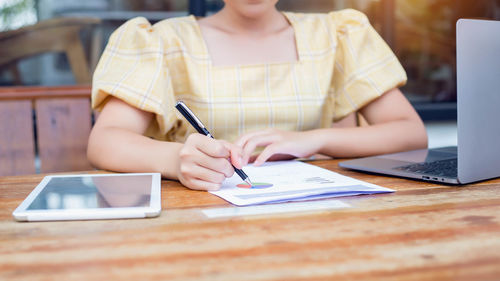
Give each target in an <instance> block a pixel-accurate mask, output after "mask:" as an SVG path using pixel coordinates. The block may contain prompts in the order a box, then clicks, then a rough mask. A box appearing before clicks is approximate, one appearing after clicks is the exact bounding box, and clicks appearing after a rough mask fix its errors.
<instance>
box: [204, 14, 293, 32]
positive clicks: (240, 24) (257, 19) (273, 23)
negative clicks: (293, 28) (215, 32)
mask: <svg viewBox="0 0 500 281" xmlns="http://www.w3.org/2000/svg"><path fill="white" fill-rule="evenodd" d="M213 17H214V18H216V21H217V22H218V23H219V24H220V25H219V28H223V29H224V31H226V32H228V33H238V34H248V35H256V36H266V35H271V34H274V33H277V32H280V31H282V30H283V29H285V28H287V27H289V25H290V24H289V23H288V21H287V19H286V18H285V17H284V16H283V15H282V14H281V13H280V12H279V11H278V10H277V9H272V10H269V11H266V12H265V13H260V14H259V15H252V16H251V17H250V16H246V15H244V14H241V13H238V11H235V10H233V9H231V8H227V7H224V8H223V9H222V10H221V11H220V12H218V13H217V14H215V15H214V16H213Z"/></svg>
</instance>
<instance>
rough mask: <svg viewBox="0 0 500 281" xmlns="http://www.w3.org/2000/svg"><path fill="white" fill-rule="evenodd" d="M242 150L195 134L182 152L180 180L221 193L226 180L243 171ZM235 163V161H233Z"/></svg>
mask: <svg viewBox="0 0 500 281" xmlns="http://www.w3.org/2000/svg"><path fill="white" fill-rule="evenodd" d="M241 154H242V152H241V148H240V147H238V146H236V145H234V144H231V143H229V142H226V141H223V140H215V139H212V138H210V137H207V136H204V135H202V134H198V133H194V134H191V135H190V136H189V137H188V138H187V140H186V142H185V143H184V145H183V146H182V148H181V149H180V151H179V164H178V170H177V177H178V179H179V181H180V182H181V183H182V184H183V185H184V186H186V187H188V188H191V189H196V190H218V189H219V188H220V186H221V184H222V182H223V181H224V179H226V178H229V177H231V176H232V175H233V174H234V169H233V167H232V166H231V164H233V165H234V166H235V167H236V168H241V162H242V161H241ZM229 161H231V162H229Z"/></svg>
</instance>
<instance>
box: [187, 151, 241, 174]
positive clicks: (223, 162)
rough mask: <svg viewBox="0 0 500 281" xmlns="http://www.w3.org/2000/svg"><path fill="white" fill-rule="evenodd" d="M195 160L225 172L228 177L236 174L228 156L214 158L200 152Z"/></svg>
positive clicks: (202, 165) (203, 165)
mask: <svg viewBox="0 0 500 281" xmlns="http://www.w3.org/2000/svg"><path fill="white" fill-rule="evenodd" d="M193 161H194V162H195V163H196V164H198V165H199V166H201V167H204V168H206V169H209V170H212V171H214V172H218V173H221V174H224V175H225V176H226V177H228V178H229V177H231V176H232V175H233V174H234V169H233V166H231V163H230V162H229V160H228V159H227V158H214V157H211V156H209V155H206V154H204V153H203V152H200V153H199V155H198V156H197V157H195V159H193Z"/></svg>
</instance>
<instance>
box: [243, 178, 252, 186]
mask: <svg viewBox="0 0 500 281" xmlns="http://www.w3.org/2000/svg"><path fill="white" fill-rule="evenodd" d="M245 182H246V183H247V184H248V185H250V186H253V184H252V182H251V181H250V179H249V178H246V179H245Z"/></svg>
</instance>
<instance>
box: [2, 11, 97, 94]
mask: <svg viewBox="0 0 500 281" xmlns="http://www.w3.org/2000/svg"><path fill="white" fill-rule="evenodd" d="M100 22H101V20H100V19H97V18H55V19H50V20H46V21H41V22H39V23H37V24H34V25H30V26H26V27H22V28H19V29H16V30H11V31H5V32H0V45H1V46H2V47H1V48H0V69H2V68H3V69H11V70H12V69H14V73H15V75H14V76H15V80H16V83H17V85H22V77H20V75H19V73H18V72H17V71H16V68H15V65H16V63H17V62H18V61H20V60H22V59H24V58H28V57H31V56H34V55H40V54H44V53H50V52H62V53H65V54H66V56H67V57H68V60H69V64H70V67H71V70H72V72H73V75H74V76H75V81H76V82H77V84H90V82H91V69H90V68H89V62H88V60H87V58H86V55H85V52H84V48H83V46H82V42H81V40H80V32H81V31H82V30H83V29H86V28H92V27H95V26H97V25H98V24H100ZM94 56H95V54H94ZM94 60H95V58H93V59H92V62H91V65H92V66H94V64H95V62H93V61H94Z"/></svg>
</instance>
